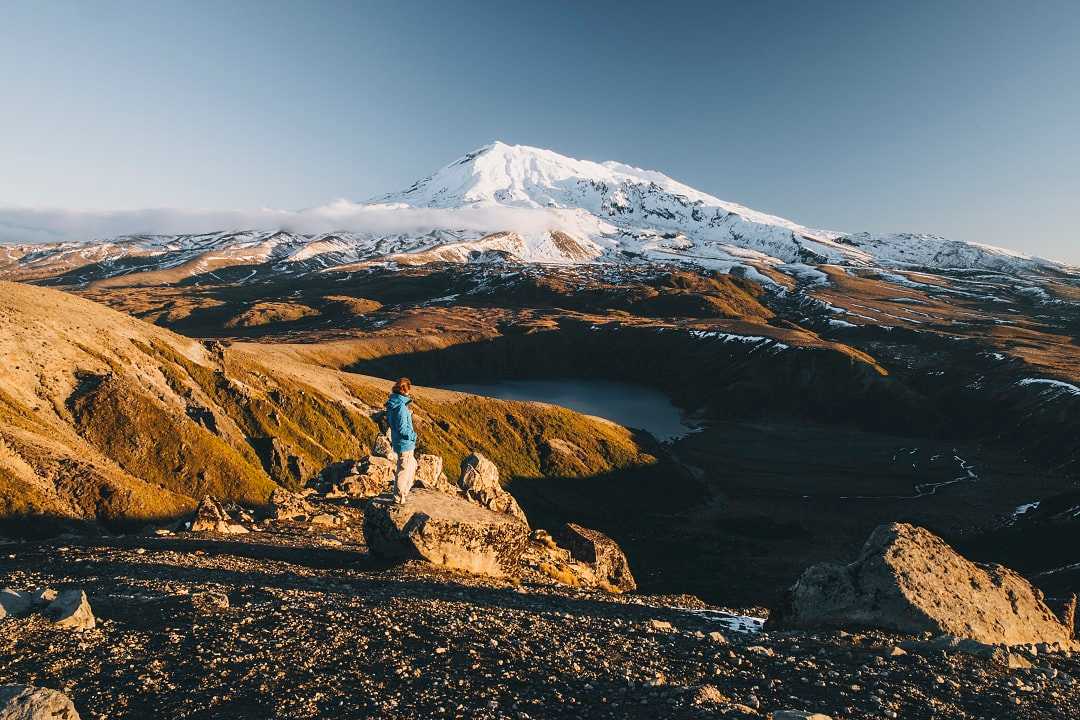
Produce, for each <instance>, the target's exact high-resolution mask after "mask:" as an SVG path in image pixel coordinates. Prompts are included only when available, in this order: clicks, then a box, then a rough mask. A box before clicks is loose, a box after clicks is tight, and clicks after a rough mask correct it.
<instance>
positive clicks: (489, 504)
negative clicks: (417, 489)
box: [458, 453, 528, 525]
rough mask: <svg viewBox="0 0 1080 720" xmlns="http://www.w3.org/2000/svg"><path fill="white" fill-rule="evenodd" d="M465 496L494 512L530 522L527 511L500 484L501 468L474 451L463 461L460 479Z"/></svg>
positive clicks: (523, 521)
mask: <svg viewBox="0 0 1080 720" xmlns="http://www.w3.org/2000/svg"><path fill="white" fill-rule="evenodd" d="M458 485H460V486H461V490H462V491H463V492H464V493H465V497H466V498H468V499H469V500H471V501H473V502H474V503H477V504H478V505H480V506H482V507H485V508H487V509H488V510H491V511H493V512H497V513H505V514H507V515H511V516H513V517H515V518H517V519H518V520H520V521H521V522H522V523H525V524H526V525H527V524H528V520H527V519H526V518H525V511H524V510H522V509H521V506H520V505H518V503H517V500H515V499H514V496H513V495H511V494H510V493H508V492H507V491H506V490H504V489H503V486H502V485H500V484H499V469H498V468H497V467H495V463H493V462H491V461H490V460H488V459H487V458H486V457H484V456H483V455H481V454H480V453H473V454H472V455H469V456H468V457H467V458H465V459H464V460H462V461H461V479H460V480H459V481H458Z"/></svg>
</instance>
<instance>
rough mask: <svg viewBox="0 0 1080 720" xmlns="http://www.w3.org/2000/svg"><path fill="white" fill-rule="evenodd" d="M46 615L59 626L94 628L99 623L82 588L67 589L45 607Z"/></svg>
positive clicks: (77, 628) (81, 628) (83, 628)
mask: <svg viewBox="0 0 1080 720" xmlns="http://www.w3.org/2000/svg"><path fill="white" fill-rule="evenodd" d="M45 617H47V618H48V619H49V620H50V621H51V622H52V624H53V625H56V626H58V627H67V628H74V629H76V630H92V629H93V628H94V626H95V625H96V624H97V620H96V619H95V618H94V613H93V611H92V610H91V609H90V601H89V600H87V599H86V593H85V592H83V591H82V590H65V591H64V592H62V593H60V594H59V595H57V597H56V599H55V600H53V601H52V602H51V603H49V605H48V607H46V608H45Z"/></svg>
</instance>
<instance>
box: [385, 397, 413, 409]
mask: <svg viewBox="0 0 1080 720" xmlns="http://www.w3.org/2000/svg"><path fill="white" fill-rule="evenodd" d="M411 402H412V398H411V397H405V396H404V395H398V394H397V393H391V394H390V397H389V398H388V399H387V400H386V409H387V410H397V409H399V408H401V407H404V406H405V405H408V404H409V403H411Z"/></svg>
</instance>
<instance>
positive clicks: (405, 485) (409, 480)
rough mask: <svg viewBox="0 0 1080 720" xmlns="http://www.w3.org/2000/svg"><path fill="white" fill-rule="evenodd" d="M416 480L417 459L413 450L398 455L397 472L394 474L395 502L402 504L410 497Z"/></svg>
mask: <svg viewBox="0 0 1080 720" xmlns="http://www.w3.org/2000/svg"><path fill="white" fill-rule="evenodd" d="M414 480H416V457H415V456H414V455H413V451H412V450H407V451H405V452H403V453H398V461H397V472H396V473H394V500H395V501H397V502H399V503H401V502H405V500H406V499H407V498H408V497H409V491H410V490H412V486H413V481H414Z"/></svg>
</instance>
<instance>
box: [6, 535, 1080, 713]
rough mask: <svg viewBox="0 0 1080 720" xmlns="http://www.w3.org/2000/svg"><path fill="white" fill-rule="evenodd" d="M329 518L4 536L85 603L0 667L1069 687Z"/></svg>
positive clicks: (35, 677) (593, 702)
mask: <svg viewBox="0 0 1080 720" xmlns="http://www.w3.org/2000/svg"><path fill="white" fill-rule="evenodd" d="M335 532H336V533H337V537H330V536H326V535H319V534H318V532H317V531H316V530H315V529H314V528H311V527H304V526H303V525H294V524H291V523H280V524H274V525H271V526H268V527H267V528H266V529H265V530H264V531H263V532H260V533H252V534H251V535H247V536H243V537H241V538H235V537H213V536H207V535H194V534H184V533H181V534H179V535H176V536H172V537H157V536H153V535H145V536H144V535H131V536H127V537H122V538H113V539H101V538H91V537H74V536H72V537H67V538H61V539H58V540H54V541H50V542H20V543H7V544H4V545H2V546H0V575H2V576H3V577H4V578H5V580H4V583H5V584H7V585H10V586H12V587H17V588H30V587H42V586H47V587H54V588H60V589H63V588H69V587H76V588H82V589H85V590H86V592H87V594H88V595H89V597H90V602H91V604H92V605H93V607H94V611H95V614H96V615H97V616H98V624H97V627H96V628H94V629H92V630H87V631H82V632H77V631H72V630H70V629H67V630H65V629H61V628H56V627H54V626H51V625H49V624H48V623H47V622H46V621H45V620H44V619H43V618H41V617H40V616H32V617H30V618H24V619H15V620H13V619H6V620H0V684H3V683H27V684H34V685H38V686H44V687H51V688H55V689H58V690H61V691H63V692H65V693H66V694H67V695H68V696H70V697H71V698H72V699H73V700H74V703H75V705H76V707H77V708H78V710H79V712H80V713H81V714H82V717H83V718H110V719H111V720H112V719H122V718H147V717H163V718H164V717H167V718H221V717H229V718H236V719H242V718H252V719H255V718H260V719H261V718H317V717H334V718H366V717H378V718H438V717H459V718H493V719H494V718H605V717H606V718H707V717H728V718H756V717H768V716H769V713H771V712H774V711H777V710H781V709H799V710H806V711H810V712H820V713H825V714H827V715H830V716H831V717H833V718H882V717H888V718H897V717H899V718H905V719H906V720H908V719H916V718H1023V719H1024V720H1034V719H1036V718H1038V719H1044V718H1045V719H1049V718H1068V717H1075V713H1074V710H1075V708H1077V707H1080V684H1077V683H1075V682H1074V681H1073V680H1072V676H1077V677H1080V657H1070V656H1069V655H1068V654H1067V653H1063V654H1056V655H1050V656H1047V655H1042V656H1034V657H1032V658H1031V659H1032V660H1033V662H1034V663H1035V667H1033V668H1029V669H1023V670H1011V669H1008V668H1006V667H1003V666H1001V665H996V664H993V663H992V662H991V661H990V660H989V659H985V658H978V657H973V656H968V655H961V654H953V653H951V652H944V651H942V650H941V649H940V648H936V649H935V648H933V647H931V646H928V645H926V644H920V643H917V642H915V643H913V642H911V641H910V640H908V641H905V640H903V639H900V638H897V637H891V636H888V635H885V634H881V633H870V634H849V633H843V632H840V633H822V634H809V633H791V632H785V633H775V632H774V633H760V632H759V633H753V634H751V633H742V632H738V631H735V630H732V629H731V628H730V627H729V625H728V624H726V623H724V622H722V621H721V620H719V619H717V617H718V616H716V615H710V614H709V613H702V612H700V610H701V609H703V606H702V604H701V603H700V602H699V601H696V600H694V599H693V598H689V597H673V596H647V595H623V596H612V595H606V594H599V593H587V592H582V591H573V590H568V589H561V588H560V589H555V588H552V587H550V586H539V585H530V584H524V585H519V586H514V585H510V584H507V583H500V582H493V581H490V580H487V581H485V580H481V579H478V578H473V577H466V576H460V575H447V574H442V573H438V572H435V571H433V570H431V569H430V568H425V567H420V566H414V565H406V566H405V567H403V568H395V569H387V568H380V567H377V566H374V565H372V564H371V562H370V561H369V559H368V555H367V553H366V552H365V548H364V547H363V542H362V539H360V538H359V537H358V536H353V535H350V534H349V532H348V529H347V528H346V529H345V531H344V532H342V531H335ZM338 543H341V544H338ZM720 617H722V616H720ZM714 632H720V633H722V635H723V637H718V636H715V635H713V636H710V633H714ZM898 645H903V646H904V647H906V648H908V650H907V651H902V650H900V649H898Z"/></svg>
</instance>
